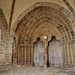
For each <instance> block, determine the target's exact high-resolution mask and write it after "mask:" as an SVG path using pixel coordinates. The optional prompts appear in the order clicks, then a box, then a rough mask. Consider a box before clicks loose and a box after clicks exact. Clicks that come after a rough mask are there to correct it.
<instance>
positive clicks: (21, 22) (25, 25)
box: [11, 2, 75, 65]
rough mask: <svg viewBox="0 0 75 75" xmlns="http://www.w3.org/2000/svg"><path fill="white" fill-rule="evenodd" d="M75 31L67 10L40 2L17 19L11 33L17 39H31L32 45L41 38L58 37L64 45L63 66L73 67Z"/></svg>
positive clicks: (72, 20)
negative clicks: (20, 37) (45, 36)
mask: <svg viewBox="0 0 75 75" xmlns="http://www.w3.org/2000/svg"><path fill="white" fill-rule="evenodd" d="M65 13H66V14H65ZM68 15H69V16H68ZM74 29H75V27H74V19H73V17H72V16H71V14H70V13H69V12H68V11H67V10H66V9H65V8H63V7H61V6H59V5H57V4H53V3H47V2H39V3H36V4H34V5H33V6H31V7H30V8H29V9H27V10H26V11H25V12H24V13H23V14H22V15H21V16H20V17H19V18H18V19H17V21H16V22H15V24H14V25H13V27H12V30H11V32H12V33H13V34H12V35H13V36H14V37H16V38H17V37H19V36H22V37H24V38H25V37H27V38H31V39H32V41H31V42H32V43H33V42H34V40H35V39H36V38H37V37H39V36H40V37H42V36H44V35H47V36H51V34H52V35H55V36H57V40H60V41H61V42H62V44H63V64H64V65H66V64H67V65H69V64H71V65H73V64H74V61H73V60H74V59H73V57H74V55H72V54H73V51H74V50H73V46H72V45H71V44H73V43H71V42H72V41H73V40H74V35H75V33H74ZM68 45H70V48H69V47H68ZM70 51H71V53H70ZM15 52H16V51H15ZM32 54H33V51H32ZM70 56H71V58H70ZM32 59H33V57H32ZM32 63H33V60H32Z"/></svg>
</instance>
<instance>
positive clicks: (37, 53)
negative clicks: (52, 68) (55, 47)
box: [34, 38, 45, 66]
mask: <svg viewBox="0 0 75 75" xmlns="http://www.w3.org/2000/svg"><path fill="white" fill-rule="evenodd" d="M44 56H45V47H44V44H43V42H42V41H40V38H38V39H37V41H36V42H35V43H34V66H44Z"/></svg>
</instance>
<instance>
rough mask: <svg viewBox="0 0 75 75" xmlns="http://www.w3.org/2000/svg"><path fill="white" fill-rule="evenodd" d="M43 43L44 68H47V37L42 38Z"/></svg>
mask: <svg viewBox="0 0 75 75" xmlns="http://www.w3.org/2000/svg"><path fill="white" fill-rule="evenodd" d="M44 43H45V61H44V67H45V68H47V61H48V49H47V48H48V47H47V46H48V44H47V43H48V42H47V36H44Z"/></svg>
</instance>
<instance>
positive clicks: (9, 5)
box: [0, 0, 74, 26]
mask: <svg viewBox="0 0 75 75" xmlns="http://www.w3.org/2000/svg"><path fill="white" fill-rule="evenodd" d="M13 1H15V2H13ZM67 1H68V2H69V4H70V5H71V7H72V8H73V9H74V0H0V8H1V9H2V11H3V13H4V15H5V18H6V20H7V23H8V25H9V24H10V23H9V22H10V21H11V20H10V18H11V15H13V16H12V22H11V26H13V24H14V23H15V22H16V20H17V18H18V17H19V16H20V15H21V14H22V13H23V12H24V11H25V10H26V9H28V8H29V7H30V6H32V5H34V4H35V3H37V2H50V3H55V4H58V5H60V6H62V7H64V8H65V9H67V10H68V11H69V12H71V11H70V9H69V7H68V6H67V5H69V4H68V3H67ZM13 7H14V10H12V9H13ZM12 12H13V13H12ZM11 13H12V14H11Z"/></svg>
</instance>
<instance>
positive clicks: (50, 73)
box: [0, 67, 75, 75]
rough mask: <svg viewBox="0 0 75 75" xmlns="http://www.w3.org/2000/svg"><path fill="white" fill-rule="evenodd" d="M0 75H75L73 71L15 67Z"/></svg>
mask: <svg viewBox="0 0 75 75" xmlns="http://www.w3.org/2000/svg"><path fill="white" fill-rule="evenodd" d="M0 75H75V70H72V69H61V68H47V69H46V68H43V67H15V68H12V69H10V70H6V71H3V72H0Z"/></svg>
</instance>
